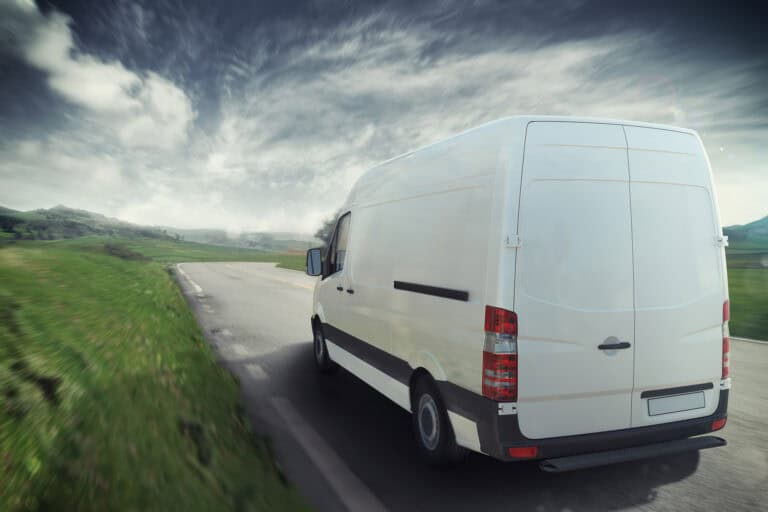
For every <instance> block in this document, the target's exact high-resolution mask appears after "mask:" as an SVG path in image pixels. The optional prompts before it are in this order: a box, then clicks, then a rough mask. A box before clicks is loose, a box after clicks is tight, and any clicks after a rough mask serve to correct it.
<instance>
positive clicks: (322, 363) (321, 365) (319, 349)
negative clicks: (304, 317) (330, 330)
mask: <svg viewBox="0 0 768 512" xmlns="http://www.w3.org/2000/svg"><path fill="white" fill-rule="evenodd" d="M312 337H313V338H314V339H313V342H312V349H313V352H314V353H315V357H314V359H315V366H316V367H317V369H318V371H319V372H320V373H331V372H332V371H334V370H335V369H336V368H337V366H336V364H335V363H334V362H333V361H331V357H330V356H329V355H328V345H326V343H325V335H324V334H323V328H322V327H320V326H319V325H315V327H314V328H313V329H312Z"/></svg>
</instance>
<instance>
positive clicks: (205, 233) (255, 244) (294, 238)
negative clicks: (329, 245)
mask: <svg viewBox="0 0 768 512" xmlns="http://www.w3.org/2000/svg"><path fill="white" fill-rule="evenodd" d="M162 229H163V230H165V231H167V232H168V234H170V235H174V236H175V235H179V237H181V238H182V239H184V240H187V241H190V242H198V243H201V244H211V245H223V246H227V247H252V248H257V249H265V250H271V251H282V252H286V251H302V252H303V251H306V250H307V249H308V248H310V247H317V246H318V245H322V242H321V241H320V240H318V239H316V238H315V237H313V236H311V235H306V234H302V233H290V232H257V231H253V232H245V233H240V234H237V235H233V234H230V233H227V232H226V231H225V230H223V229H181V228H174V227H170V226H162Z"/></svg>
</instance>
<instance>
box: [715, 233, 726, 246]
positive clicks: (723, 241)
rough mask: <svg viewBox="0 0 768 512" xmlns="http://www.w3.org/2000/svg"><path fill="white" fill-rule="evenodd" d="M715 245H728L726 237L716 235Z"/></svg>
mask: <svg viewBox="0 0 768 512" xmlns="http://www.w3.org/2000/svg"><path fill="white" fill-rule="evenodd" d="M715 245H716V246H718V247H728V237H727V236H725V235H722V236H716V237H715Z"/></svg>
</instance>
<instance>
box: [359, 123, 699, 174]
mask: <svg viewBox="0 0 768 512" xmlns="http://www.w3.org/2000/svg"><path fill="white" fill-rule="evenodd" d="M535 121H550V122H571V123H599V124H617V125H623V126H638V127H640V128H654V129H656V130H668V131H673V132H682V133H690V134H691V135H698V134H697V133H696V131H695V130H691V129H689V128H681V127H679V126H672V125H668V124H660V123H645V122H642V121H629V120H623V119H611V118H607V117H586V116H551V115H534V114H526V115H516V116H508V117H502V118H499V119H495V120H493V121H488V122H487V123H483V124H481V125H478V126H473V127H472V128H469V129H467V130H464V131H461V132H459V133H455V134H453V135H451V136H449V137H443V138H442V139H439V140H436V141H434V142H430V143H429V144H425V145H424V146H420V147H418V148H415V149H412V150H410V151H407V152H405V153H402V154H400V155H397V156H395V157H393V158H389V159H387V160H384V161H383V162H379V163H378V164H376V165H374V166H373V167H370V168H368V169H367V170H370V169H375V168H376V167H379V166H381V165H385V164H388V163H390V162H393V161H395V160H398V159H400V158H403V157H406V156H409V155H411V154H413V153H415V152H417V151H421V150H423V149H426V148H429V147H431V146H434V145H437V144H441V143H443V142H445V141H448V140H451V139H453V138H454V137H458V136H460V135H463V134H465V133H470V132H473V131H475V130H481V129H488V128H490V127H491V126H498V127H501V126H503V125H510V124H528V123H532V122H535Z"/></svg>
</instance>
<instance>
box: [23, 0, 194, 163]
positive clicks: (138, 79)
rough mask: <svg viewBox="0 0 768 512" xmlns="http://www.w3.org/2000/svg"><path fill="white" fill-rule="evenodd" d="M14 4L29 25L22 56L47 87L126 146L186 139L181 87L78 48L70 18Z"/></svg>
mask: <svg viewBox="0 0 768 512" xmlns="http://www.w3.org/2000/svg"><path fill="white" fill-rule="evenodd" d="M16 7H17V8H18V9H19V10H20V11H22V13H23V15H24V16H26V18H27V21H28V25H30V26H31V27H32V30H31V31H29V33H25V34H23V35H21V36H20V37H19V38H20V39H21V55H22V56H23V58H25V59H26V61H27V62H28V63H29V64H30V65H32V66H34V67H36V68H38V69H40V70H41V71H44V72H45V73H46V74H47V75H48V84H49V85H50V87H51V89H53V90H54V91H55V92H57V93H58V94H60V95H61V96H62V97H64V98H65V99H67V100H68V101H70V102H72V103H74V104H76V105H79V106H81V107H83V108H85V109H86V111H87V112H88V114H90V115H91V116H92V118H93V120H94V121H95V122H98V123H99V124H100V125H102V127H104V128H106V130H107V131H109V132H112V133H114V134H115V135H116V137H117V139H118V140H119V141H120V142H122V144H124V145H125V146H127V147H154V148H163V149H171V148H173V147H176V146H178V145H180V144H182V143H184V142H185V141H186V140H187V135H188V132H189V129H190V127H191V124H192V122H193V121H194V118H195V111H194V109H193V107H192V102H191V100H190V98H189V97H188V96H187V94H186V93H185V92H184V91H183V90H182V89H181V88H179V87H178V86H177V85H175V84H174V83H173V82H171V81H170V80H168V79H166V78H164V77H162V76H160V75H158V74H156V73H152V72H148V73H143V74H139V73H137V72H134V71H131V70H128V69H126V68H125V66H123V64H122V63H120V62H119V61H103V60H101V59H99V58H97V57H95V56H93V55H89V54H87V53H84V52H82V51H79V50H78V48H77V45H76V44H75V42H74V39H73V34H72V30H71V28H70V25H71V20H70V18H69V17H67V16H65V15H63V14H61V13H59V12H57V11H52V12H51V13H50V14H49V15H48V16H44V15H43V14H42V13H40V12H39V11H38V10H37V9H36V7H34V5H33V4H30V3H27V2H21V1H17V3H16Z"/></svg>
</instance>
